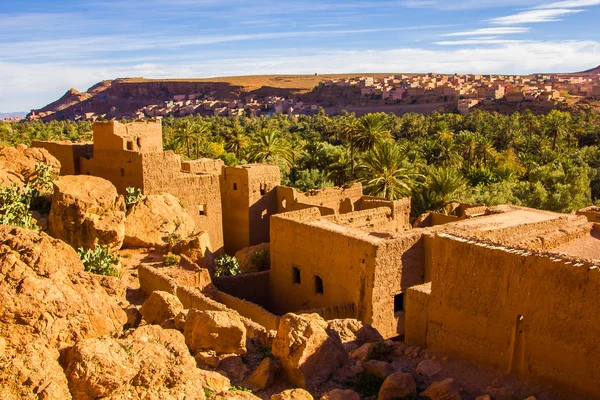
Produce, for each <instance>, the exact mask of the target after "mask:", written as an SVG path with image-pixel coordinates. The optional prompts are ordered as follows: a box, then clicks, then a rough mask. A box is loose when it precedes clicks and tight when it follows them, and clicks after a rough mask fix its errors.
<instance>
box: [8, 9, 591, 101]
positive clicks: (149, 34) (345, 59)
mask: <svg viewBox="0 0 600 400" xmlns="http://www.w3.org/2000/svg"><path fill="white" fill-rule="evenodd" d="M599 22H600V0H557V1H539V0H518V1H517V0H504V1H496V0H398V1H391V0H372V1H366V0H349V1H341V0H325V1H315V0H287V1H278V2H275V1H267V0H252V1H241V0H118V1H117V0H79V1H75V0H46V1H42V0H27V1H22V0H0V112H12V111H28V110H29V109H31V108H39V107H42V106H44V105H45V104H47V103H49V102H51V101H53V100H56V99H57V98H58V97H59V96H61V95H62V94H63V93H64V92H65V91H67V90H68V89H69V88H71V87H74V88H76V89H78V90H86V89H87V88H88V87H89V86H91V85H92V84H94V83H96V82H98V81H100V80H102V79H111V78H116V77H130V76H143V77H146V78H170V77H172V78H176V77H177V78H184V77H211V76H227V75H258V74H297V73H307V74H312V73H315V72H319V73H322V74H324V73H345V72H348V73H350V72H440V73H454V72H463V73H468V72H470V73H505V74H509V73H515V74H527V73H532V72H545V71H550V72H554V71H557V72H563V71H564V72H568V71H578V70H583V69H588V68H591V67H595V66H597V65H598V64H600V28H599V26H598V25H599Z"/></svg>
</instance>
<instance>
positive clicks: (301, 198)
mask: <svg viewBox="0 0 600 400" xmlns="http://www.w3.org/2000/svg"><path fill="white" fill-rule="evenodd" d="M361 197H362V185H361V184H360V183H354V184H352V185H351V186H346V187H333V188H325V189H321V190H310V191H308V192H306V193H299V192H298V191H296V190H295V189H294V188H291V187H286V186H282V187H280V188H278V191H277V207H278V211H277V212H279V213H282V212H288V211H295V210H301V209H304V208H306V206H307V205H312V206H318V207H319V208H320V209H324V210H327V209H330V210H333V213H335V214H344V213H348V212H352V211H354V210H355V209H356V205H357V204H358V202H359V200H360V199H361ZM328 214H330V213H329V212H327V211H325V213H323V214H322V215H328Z"/></svg>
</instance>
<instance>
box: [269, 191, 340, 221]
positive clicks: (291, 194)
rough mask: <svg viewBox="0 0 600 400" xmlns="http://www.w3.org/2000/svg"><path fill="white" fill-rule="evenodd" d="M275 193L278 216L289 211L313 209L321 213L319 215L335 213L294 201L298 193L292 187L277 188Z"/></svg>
mask: <svg viewBox="0 0 600 400" xmlns="http://www.w3.org/2000/svg"><path fill="white" fill-rule="evenodd" d="M276 193H277V213H278V214H280V213H284V212H290V211H298V210H306V209H307V208H313V207H316V208H318V209H319V211H320V212H321V215H333V214H335V212H336V211H335V210H334V209H333V208H328V207H323V206H315V205H312V204H308V203H300V202H298V201H297V199H296V196H297V194H298V192H297V191H296V189H294V188H292V187H288V186H277V189H276Z"/></svg>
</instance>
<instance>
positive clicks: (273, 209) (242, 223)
mask: <svg viewBox="0 0 600 400" xmlns="http://www.w3.org/2000/svg"><path fill="white" fill-rule="evenodd" d="M220 179H221V201H222V208H223V236H224V242H225V251H227V253H229V254H235V253H236V252H237V251H239V250H241V249H243V248H245V247H249V246H253V245H256V244H260V243H264V242H268V241H269V217H270V216H271V215H273V214H276V213H277V189H276V187H277V186H278V185H279V183H280V180H281V172H280V171H279V168H278V167H277V166H274V165H261V164H249V165H244V166H241V167H224V168H223V173H222V174H221V177H220Z"/></svg>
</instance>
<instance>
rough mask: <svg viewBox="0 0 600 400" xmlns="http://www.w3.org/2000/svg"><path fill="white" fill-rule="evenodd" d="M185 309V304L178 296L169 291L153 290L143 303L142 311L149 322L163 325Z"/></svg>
mask: <svg viewBox="0 0 600 400" xmlns="http://www.w3.org/2000/svg"><path fill="white" fill-rule="evenodd" d="M182 311H183V305H182V304H181V302H180V301H179V299H178V298H177V296H174V295H172V294H170V293H167V292H161V291H156V292H152V294H151V295H150V297H148V299H147V300H146V301H145V302H144V304H142V308H141V309H140V313H141V314H142V317H143V318H144V319H145V320H146V322H147V323H149V324H156V325H163V324H164V323H165V322H166V321H167V320H173V324H175V321H174V319H175V317H177V316H178V315H179V314H180V313H181V312H182Z"/></svg>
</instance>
